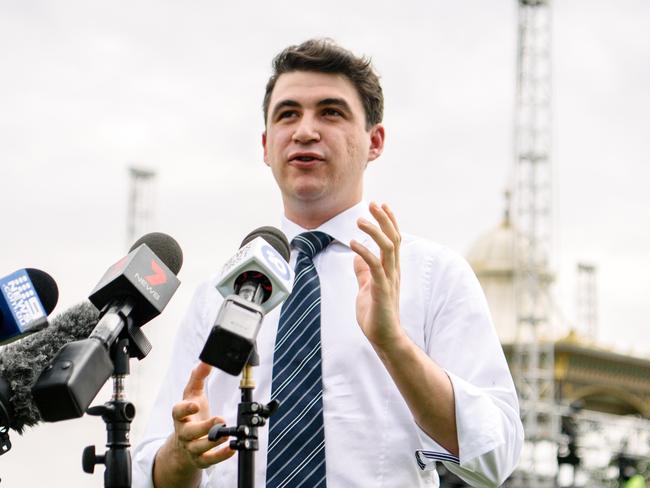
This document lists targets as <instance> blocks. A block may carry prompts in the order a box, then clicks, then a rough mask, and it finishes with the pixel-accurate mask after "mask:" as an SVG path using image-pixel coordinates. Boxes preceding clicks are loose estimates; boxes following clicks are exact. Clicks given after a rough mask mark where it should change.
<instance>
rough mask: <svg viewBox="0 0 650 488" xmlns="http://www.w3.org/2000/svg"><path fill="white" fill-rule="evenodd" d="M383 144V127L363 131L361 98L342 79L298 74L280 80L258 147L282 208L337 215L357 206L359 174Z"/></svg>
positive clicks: (359, 195) (309, 73) (348, 83)
mask: <svg viewBox="0 0 650 488" xmlns="http://www.w3.org/2000/svg"><path fill="white" fill-rule="evenodd" d="M383 140H384V130H383V127H382V126H381V125H379V124H378V125H376V126H374V127H372V128H371V129H370V130H366V118H365V113H364V110H363V106H362V104H361V99H360V97H359V95H358V93H357V91H356V89H355V87H354V85H353V84H352V82H350V80H348V79H347V78H346V77H345V76H342V75H334V74H327V73H317V72H308V71H296V72H292V73H285V74H282V75H280V77H279V78H278V80H277V82H276V85H275V88H274V89H273V93H272V94H271V99H270V102H269V110H268V119H267V121H266V132H265V133H264V135H263V136H262V143H263V145H264V162H265V163H266V164H267V165H269V166H270V167H271V170H272V171H273V176H274V177H275V179H276V181H277V183H278V186H279V187H280V190H281V192H282V197H283V200H284V204H285V210H291V209H293V212H294V213H295V212H296V211H301V212H310V211H312V210H315V209H320V210H324V209H327V211H330V210H332V211H335V212H340V211H342V210H345V209H346V208H349V207H350V206H352V205H354V204H356V203H358V202H359V201H360V200H361V197H362V192H363V172H364V170H365V168H366V165H367V163H368V161H372V160H374V159H375V158H377V157H378V156H379V155H380V154H381V152H382V150H383ZM333 215H335V214H333ZM333 215H332V216H333Z"/></svg>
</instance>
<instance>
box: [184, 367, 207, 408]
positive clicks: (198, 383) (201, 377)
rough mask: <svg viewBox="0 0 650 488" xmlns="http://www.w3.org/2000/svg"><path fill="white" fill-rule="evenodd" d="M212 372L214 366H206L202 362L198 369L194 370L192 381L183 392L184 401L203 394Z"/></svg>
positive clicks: (190, 380) (189, 381)
mask: <svg viewBox="0 0 650 488" xmlns="http://www.w3.org/2000/svg"><path fill="white" fill-rule="evenodd" d="M210 371H212V366H210V365H209V364H205V363H204V362H200V363H199V364H198V365H197V366H196V368H194V369H193V370H192V374H190V379H189V380H188V382H187V385H185V389H184V390H183V400H185V399H187V398H189V397H192V396H196V395H200V394H202V393H203V386H204V385H205V379H206V378H207V377H208V376H209V375H210Z"/></svg>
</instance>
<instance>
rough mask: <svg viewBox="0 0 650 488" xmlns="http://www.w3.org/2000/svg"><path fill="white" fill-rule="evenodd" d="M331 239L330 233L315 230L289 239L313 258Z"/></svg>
mask: <svg viewBox="0 0 650 488" xmlns="http://www.w3.org/2000/svg"><path fill="white" fill-rule="evenodd" d="M333 240H334V238H333V237H332V236H331V235H329V234H325V232H320V231H318V230H315V231H312V232H303V233H302V234H299V235H297V236H296V237H294V238H293V240H292V241H291V245H292V246H293V247H295V248H296V249H298V251H300V252H301V253H303V254H306V255H307V256H309V257H310V258H313V257H314V256H316V254H318V253H319V252H321V251H322V250H323V249H325V248H326V247H327V246H329V245H330V243H331V242H332V241H333Z"/></svg>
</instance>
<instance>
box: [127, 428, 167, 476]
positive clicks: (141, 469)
mask: <svg viewBox="0 0 650 488" xmlns="http://www.w3.org/2000/svg"><path fill="white" fill-rule="evenodd" d="M164 442H165V439H164V438H163V439H152V440H150V441H148V442H145V443H142V444H138V445H137V446H136V448H135V450H134V452H133V469H132V481H131V486H132V488H154V486H153V462H154V459H156V453H157V452H158V449H160V447H161V446H162V445H163V444H164Z"/></svg>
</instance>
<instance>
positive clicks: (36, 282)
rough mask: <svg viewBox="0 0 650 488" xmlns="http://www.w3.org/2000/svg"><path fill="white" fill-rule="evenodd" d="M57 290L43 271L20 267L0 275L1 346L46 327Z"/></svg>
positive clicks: (57, 296) (57, 294)
mask: <svg viewBox="0 0 650 488" xmlns="http://www.w3.org/2000/svg"><path fill="white" fill-rule="evenodd" d="M58 300H59V289H58V287H57V286H56V282H55V281H54V279H53V278H52V277H51V276H50V275H49V274H47V273H46V272H45V271H41V270H40V269H34V268H25V269H19V270H18V271H15V272H13V273H11V274H10V275H7V276H4V277H3V278H0V345H3V344H8V343H10V342H13V341H15V340H18V339H20V338H22V337H25V336H27V335H29V334H33V333H34V332H37V331H39V330H41V329H43V328H45V327H47V316H48V315H49V314H50V313H51V312H52V310H53V309H54V307H55V306H56V302H57V301H58Z"/></svg>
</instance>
